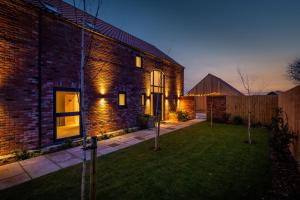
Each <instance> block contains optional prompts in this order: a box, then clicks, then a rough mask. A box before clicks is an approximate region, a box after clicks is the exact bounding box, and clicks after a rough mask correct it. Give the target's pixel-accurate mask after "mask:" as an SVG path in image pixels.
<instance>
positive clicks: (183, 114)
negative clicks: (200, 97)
mask: <svg viewBox="0 0 300 200" xmlns="http://www.w3.org/2000/svg"><path fill="white" fill-rule="evenodd" d="M177 119H178V121H181V122H185V121H187V120H189V115H188V113H187V112H185V111H177Z"/></svg>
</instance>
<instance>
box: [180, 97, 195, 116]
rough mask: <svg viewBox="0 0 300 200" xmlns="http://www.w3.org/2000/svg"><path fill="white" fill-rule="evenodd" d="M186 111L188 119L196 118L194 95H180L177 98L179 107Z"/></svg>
mask: <svg viewBox="0 0 300 200" xmlns="http://www.w3.org/2000/svg"><path fill="white" fill-rule="evenodd" d="M178 110H181V111H185V112H187V113H188V116H189V119H195V118H196V104H195V97H193V96H182V97H180V98H179V109H178Z"/></svg>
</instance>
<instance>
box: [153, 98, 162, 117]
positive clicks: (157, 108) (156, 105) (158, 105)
mask: <svg viewBox="0 0 300 200" xmlns="http://www.w3.org/2000/svg"><path fill="white" fill-rule="evenodd" d="M152 95H153V115H154V116H160V117H161V116H162V102H161V99H162V98H161V94H160V93H153V94H152Z"/></svg>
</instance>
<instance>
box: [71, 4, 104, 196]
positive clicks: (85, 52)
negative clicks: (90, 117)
mask: <svg viewBox="0 0 300 200" xmlns="http://www.w3.org/2000/svg"><path fill="white" fill-rule="evenodd" d="M97 1H98V2H97V4H98V5H97V7H96V14H95V16H94V21H93V22H92V23H93V24H92V25H93V27H96V20H97V18H98V14H99V10H100V6H101V3H102V2H101V1H100V0H97ZM73 6H74V15H75V20H76V24H78V25H79V26H81V41H80V50H81V52H80V54H81V58H80V73H79V76H80V77H79V80H80V86H79V88H80V91H81V95H80V98H78V100H79V105H80V111H81V116H80V125H81V135H82V173H81V200H84V199H86V198H85V193H86V192H85V191H86V182H85V180H86V171H87V170H86V161H87V158H86V157H87V156H86V154H87V132H86V105H85V76H84V75H85V72H86V67H87V66H88V62H89V59H90V54H91V51H92V42H93V34H91V37H90V39H89V43H88V44H87V45H86V41H85V37H86V31H85V28H86V19H85V13H86V12H87V4H86V0H82V7H83V16H82V18H81V19H78V16H77V10H76V8H75V7H76V1H75V0H73ZM101 70H102V67H101V68H99V70H98V71H97V72H96V74H95V76H94V77H93V78H96V76H98V75H99V73H100V71H101ZM91 178H92V177H91ZM92 196H95V195H92Z"/></svg>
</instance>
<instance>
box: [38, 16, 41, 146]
mask: <svg viewBox="0 0 300 200" xmlns="http://www.w3.org/2000/svg"><path fill="white" fill-rule="evenodd" d="M38 12H39V14H38V23H39V24H38V34H39V35H38V137H39V138H38V147H39V149H41V148H42V66H41V64H42V42H41V39H42V25H41V23H42V12H41V11H38Z"/></svg>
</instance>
